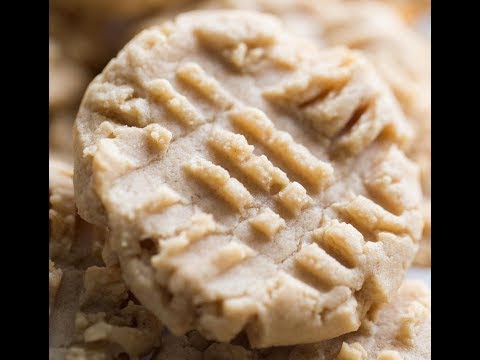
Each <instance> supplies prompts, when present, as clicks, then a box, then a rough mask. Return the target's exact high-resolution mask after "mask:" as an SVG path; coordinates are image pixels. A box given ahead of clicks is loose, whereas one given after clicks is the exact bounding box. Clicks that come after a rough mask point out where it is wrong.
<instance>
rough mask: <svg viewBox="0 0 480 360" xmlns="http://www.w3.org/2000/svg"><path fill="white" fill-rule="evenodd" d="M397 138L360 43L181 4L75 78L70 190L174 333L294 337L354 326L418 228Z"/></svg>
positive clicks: (270, 341)
mask: <svg viewBox="0 0 480 360" xmlns="http://www.w3.org/2000/svg"><path fill="white" fill-rule="evenodd" d="M411 136H412V131H411V128H410V126H409V125H408V122H407V121H406V120H405V118H404V116H403V114H402V112H401V110H400V108H399V105H398V104H397V102H396V100H395V98H394V96H393V95H392V94H391V93H390V90H389V88H388V86H386V84H385V83H384V82H383V81H382V80H381V79H380V77H379V76H378V75H377V74H376V72H375V70H374V68H373V66H371V65H370V64H369V62H368V61H367V60H366V59H365V58H364V57H363V56H362V55H361V54H359V53H357V52H353V51H349V50H346V49H334V50H328V51H319V50H318V49H317V48H316V47H315V45H314V44H312V43H311V42H308V41H306V40H303V39H301V38H297V37H294V36H292V35H289V34H288V33H287V32H286V31H285V29H284V28H283V27H282V26H281V24H280V22H279V21H278V20H277V19H275V18H273V17H270V16H268V15H261V14H258V13H253V12H243V11H206V12H201V11H200V12H192V13H188V14H184V15H181V16H179V17H177V18H176V19H175V21H173V22H168V23H166V24H164V25H162V26H159V27H155V28H151V29H149V30H145V31H143V32H142V33H141V34H139V35H138V36H137V37H136V38H134V39H133V40H132V41H131V42H130V43H129V44H127V45H126V47H125V48H124V49H123V50H122V51H121V52H120V53H119V55H118V56H117V58H115V59H113V60H112V61H111V62H110V63H109V65H108V66H107V67H106V68H105V70H104V71H103V73H102V74H101V75H99V76H98V77H97V78H96V79H95V80H94V81H93V82H92V83H91V84H90V86H89V88H88V90H87V92H86V94H85V97H84V99H83V102H82V106H81V108H80V110H79V114H78V116H77V119H76V123H75V128H74V146H75V175H74V182H75V197H76V201H77V206H78V211H79V214H80V215H81V216H82V217H83V218H84V219H85V220H87V221H88V222H91V223H94V224H97V225H101V226H108V228H109V229H110V236H109V241H110V246H111V248H112V250H113V252H114V253H116V254H118V257H119V261H120V264H121V267H122V271H123V276H124V278H125V281H126V284H127V286H128V287H129V288H130V290H131V291H132V292H133V294H134V295H135V296H136V297H137V298H138V299H139V301H140V303H142V304H143V305H144V306H145V307H146V308H147V309H149V310H150V311H152V312H153V313H154V314H155V315H156V316H157V317H158V318H159V319H160V320H161V321H162V323H164V324H165V325H166V326H167V327H168V328H169V329H170V330H171V331H172V332H173V333H174V334H176V335H181V334H184V333H186V332H187V331H189V330H192V329H196V330H198V331H199V332H200V333H201V334H202V335H203V336H205V337H206V338H208V339H214V340H219V341H229V340H231V339H233V338H234V337H235V336H236V335H237V334H238V333H240V332H241V331H242V330H245V331H246V333H247V336H248V339H249V341H250V344H251V345H252V346H253V347H256V348H263V347H268V346H274V345H292V344H299V343H311V342H316V341H320V340H323V339H329V338H333V337H336V336H339V335H342V334H344V333H348V332H352V331H355V330H357V329H358V327H359V326H360V321H361V320H362V319H363V318H364V317H365V315H366V313H367V312H368V310H369V309H375V308H377V307H378V306H379V305H380V304H382V303H384V302H386V301H389V300H390V299H391V298H392V296H393V295H394V293H395V291H396V290H397V289H398V287H399V286H400V283H401V281H402V278H403V274H404V272H405V270H406V268H407V267H408V266H409V265H410V263H411V261H412V259H413V257H414V254H415V252H416V250H417V242H418V240H419V238H420V236H421V232H422V228H423V215H422V212H421V211H420V205H421V189H420V185H419V172H418V168H417V166H416V165H415V164H414V163H412V162H411V161H410V160H408V158H407V157H406V156H405V154H404V152H403V150H402V149H403V148H407V147H408V144H409V141H410V140H411Z"/></svg>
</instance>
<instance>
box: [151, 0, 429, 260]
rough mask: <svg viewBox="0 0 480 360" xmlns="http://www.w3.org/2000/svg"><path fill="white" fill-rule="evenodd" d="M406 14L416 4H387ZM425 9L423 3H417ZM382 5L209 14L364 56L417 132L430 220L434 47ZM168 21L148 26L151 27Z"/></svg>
mask: <svg viewBox="0 0 480 360" xmlns="http://www.w3.org/2000/svg"><path fill="white" fill-rule="evenodd" d="M389 2H390V3H397V7H404V8H407V7H408V6H409V4H410V6H412V3H413V2H412V1H402V0H399V1H389ZM415 3H416V5H417V6H419V7H422V8H423V7H425V2H424V1H415ZM391 5H392V4H382V2H381V1H357V0H356V1H330V0H323V1H322V0H211V1H207V2H205V3H200V5H199V7H201V8H208V9H220V8H226V9H248V10H256V11H261V12H266V13H270V14H273V15H275V16H278V17H279V18H280V19H281V20H282V21H283V22H284V23H285V24H286V26H287V27H288V29H289V30H290V31H293V32H294V33H296V34H298V35H302V36H305V37H309V38H311V39H312V40H313V41H315V43H316V44H317V45H319V46H322V47H329V46H346V47H348V48H350V49H355V50H359V51H361V52H362V53H363V54H365V55H366V56H367V57H368V59H369V60H370V61H371V62H372V63H373V64H374V65H375V67H376V68H377V70H378V72H379V73H380V75H381V76H382V77H383V78H384V80H385V81H386V82H387V83H388V84H389V86H390V87H391V88H392V90H393V92H394V95H395V96H396V98H397V99H398V101H399V102H400V104H401V106H402V110H403V111H404V113H405V114H406V116H407V120H409V122H410V124H411V125H412V126H413V128H414V129H415V134H416V135H415V141H414V142H413V146H412V147H411V149H409V151H408V153H407V154H408V156H409V157H411V158H412V159H413V160H415V161H416V162H417V163H418V164H419V166H420V169H421V176H422V191H423V194H424V199H425V201H424V205H423V208H424V212H428V214H427V219H428V220H429V219H430V213H429V212H430V196H431V194H430V193H431V184H430V183H431V169H430V168H431V81H430V74H431V47H430V44H429V42H428V41H427V39H426V38H424V37H423V36H421V35H420V34H418V33H416V32H415V31H414V30H413V29H411V28H410V27H409V26H408V24H407V23H405V21H404V19H402V17H401V16H400V15H399V13H398V12H397V11H395V9H394V8H393V7H392V6H391ZM165 18H166V16H165V15H162V16H161V17H160V18H159V19H158V20H150V21H148V22H147V23H148V24H152V23H155V22H158V21H162V22H163V20H164V19H165ZM430 229H431V226H430V223H428V224H426V227H425V229H424V236H423V239H422V242H421V246H420V250H419V252H418V256H417V258H416V263H417V264H418V265H425V266H430V264H431V250H430V242H431V233H430Z"/></svg>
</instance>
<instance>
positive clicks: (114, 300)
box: [66, 266, 162, 360]
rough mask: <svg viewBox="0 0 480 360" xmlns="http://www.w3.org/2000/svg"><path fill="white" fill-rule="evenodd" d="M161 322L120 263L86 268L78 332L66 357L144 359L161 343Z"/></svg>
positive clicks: (76, 322)
mask: <svg viewBox="0 0 480 360" xmlns="http://www.w3.org/2000/svg"><path fill="white" fill-rule="evenodd" d="M161 333H162V326H161V324H160V323H159V321H158V319H157V318H156V317H155V316H154V315H153V314H151V313H150V312H149V311H148V310H146V309H145V308H144V307H143V306H141V305H139V304H138V302H137V300H136V299H135V298H134V297H132V295H131V293H129V291H128V290H127V288H126V286H125V284H124V282H123V279H122V276H121V272H120V269H119V268H118V266H107V267H98V266H93V267H90V268H88V269H87V270H86V271H85V276H84V280H83V288H82V292H81V296H80V304H79V311H78V312H77V314H76V318H75V335H74V337H73V340H72V343H71V344H70V345H69V347H68V350H67V355H66V360H73V359H76V360H87V359H93V358H95V359H96V358H98V359H112V360H113V359H122V358H124V357H125V356H128V359H132V360H134V359H142V358H143V356H144V355H148V354H150V353H151V352H152V351H153V350H154V349H155V348H157V347H158V346H159V345H160V341H161Z"/></svg>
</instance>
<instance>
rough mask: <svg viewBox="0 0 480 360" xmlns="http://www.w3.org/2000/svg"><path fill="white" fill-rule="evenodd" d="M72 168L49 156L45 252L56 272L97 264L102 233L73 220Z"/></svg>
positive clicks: (55, 157)
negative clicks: (46, 249) (56, 267)
mask: <svg viewBox="0 0 480 360" xmlns="http://www.w3.org/2000/svg"><path fill="white" fill-rule="evenodd" d="M72 178H73V166H72V164H71V162H69V160H68V159H66V158H65V157H64V156H61V155H60V156H59V155H57V154H55V153H51V154H50V156H49V230H50V231H49V232H50V236H49V248H50V251H49V252H50V258H51V259H52V260H53V261H54V262H55V264H56V265H57V266H60V268H65V267H75V268H78V269H80V268H85V267H86V266H90V265H93V264H98V263H99V262H100V261H101V252H102V248H103V242H104V236H105V235H104V231H103V230H102V229H99V228H95V227H94V226H91V225H88V224H87V223H85V222H84V221H83V220H82V219H81V218H80V217H78V216H77V209H76V206H75V201H74V191H73V179H72Z"/></svg>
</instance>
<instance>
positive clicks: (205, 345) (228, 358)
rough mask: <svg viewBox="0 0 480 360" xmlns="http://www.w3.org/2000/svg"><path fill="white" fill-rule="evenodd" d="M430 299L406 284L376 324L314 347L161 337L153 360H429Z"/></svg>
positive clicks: (418, 287) (415, 284) (419, 285)
mask: <svg viewBox="0 0 480 360" xmlns="http://www.w3.org/2000/svg"><path fill="white" fill-rule="evenodd" d="M430 304H431V295H430V291H429V289H427V288H426V287H425V285H424V284H423V283H419V282H416V281H412V280H407V281H405V282H404V283H403V284H402V286H401V287H400V289H399V291H398V293H397V294H396V295H395V297H394V299H393V300H392V302H391V303H389V304H386V305H384V306H383V307H382V308H381V309H380V310H379V312H378V314H377V316H376V319H375V320H372V321H369V322H367V323H365V324H364V325H363V326H362V328H361V329H360V330H358V331H357V332H354V333H351V334H347V335H344V336H341V337H340V338H336V339H332V340H327V341H323V342H321V343H317V344H309V345H299V346H293V347H291V346H290V347H279V348H268V349H264V350H251V349H249V348H248V347H245V346H243V345H239V344H227V343H211V342H209V341H206V340H205V339H203V338H201V337H200V336H199V335H198V334H196V333H195V332H192V333H189V334H188V335H187V336H173V335H171V334H165V335H164V336H163V337H162V346H161V347H160V349H159V350H158V353H157V355H156V356H155V357H154V360H334V359H336V360H347V359H348V360H396V359H402V360H418V359H431V305H430Z"/></svg>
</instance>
